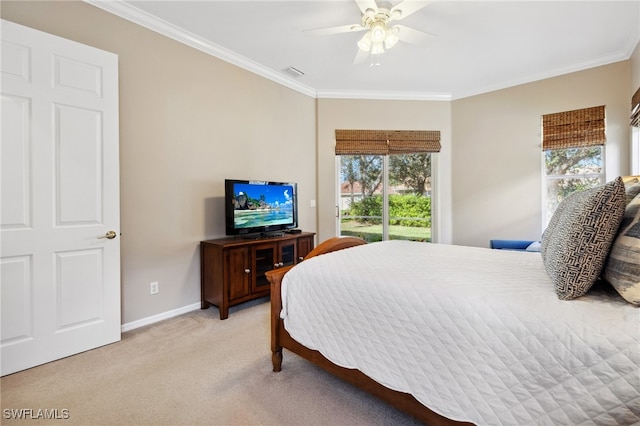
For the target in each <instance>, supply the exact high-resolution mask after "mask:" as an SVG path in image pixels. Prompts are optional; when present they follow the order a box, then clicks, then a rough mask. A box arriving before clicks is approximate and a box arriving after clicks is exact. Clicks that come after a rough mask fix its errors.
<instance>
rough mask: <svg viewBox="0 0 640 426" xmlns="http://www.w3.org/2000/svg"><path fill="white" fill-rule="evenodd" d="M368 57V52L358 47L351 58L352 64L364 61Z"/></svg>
mask: <svg viewBox="0 0 640 426" xmlns="http://www.w3.org/2000/svg"><path fill="white" fill-rule="evenodd" d="M368 57H369V52H365V51H364V50H362V49H358V53H356V57H355V58H354V59H353V63H354V64H361V63H362V62H364V61H366V60H367V58H368Z"/></svg>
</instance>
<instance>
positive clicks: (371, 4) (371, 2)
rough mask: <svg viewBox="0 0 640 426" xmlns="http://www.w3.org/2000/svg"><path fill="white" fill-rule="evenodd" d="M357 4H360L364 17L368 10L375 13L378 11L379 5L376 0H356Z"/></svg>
mask: <svg viewBox="0 0 640 426" xmlns="http://www.w3.org/2000/svg"><path fill="white" fill-rule="evenodd" d="M356 3H358V7H359V8H360V11H362V14H363V15H366V14H367V10H368V9H371V10H373V12H374V13H375V12H377V11H378V5H377V4H376V1H375V0H356Z"/></svg>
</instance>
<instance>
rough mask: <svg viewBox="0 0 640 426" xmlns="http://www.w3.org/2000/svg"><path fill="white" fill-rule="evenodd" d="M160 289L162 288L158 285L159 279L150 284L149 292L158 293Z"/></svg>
mask: <svg viewBox="0 0 640 426" xmlns="http://www.w3.org/2000/svg"><path fill="white" fill-rule="evenodd" d="M159 291H160V288H159V287H158V281H154V282H152V283H151V284H149V292H150V293H151V294H156V293H158V292H159Z"/></svg>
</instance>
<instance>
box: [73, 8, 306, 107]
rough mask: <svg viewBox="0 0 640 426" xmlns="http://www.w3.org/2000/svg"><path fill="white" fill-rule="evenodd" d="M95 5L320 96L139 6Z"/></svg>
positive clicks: (264, 75)
mask: <svg viewBox="0 0 640 426" xmlns="http://www.w3.org/2000/svg"><path fill="white" fill-rule="evenodd" d="M83 1H84V2H85V3H88V4H90V5H92V6H95V7H97V8H100V9H102V10H104V11H106V12H109V13H111V14H113V15H116V16H119V17H121V18H123V19H126V20H128V21H131V22H133V23H134V24H138V25H140V26H142V27H145V28H147V29H149V30H151V31H155V32H157V33H159V34H162V35H164V36H166V37H169V38H171V39H173V40H175V41H178V42H180V43H183V44H186V45H187V46H190V47H193V48H194V49H198V50H200V51H202V52H204V53H207V54H209V55H212V56H215V57H216V58H218V59H222V60H223V61H225V62H229V63H230V64H233V65H236V66H238V67H240V68H243V69H245V70H247V71H250V72H252V73H254V74H257V75H259V76H261V77H264V78H266V79H268V80H271V81H274V82H276V83H278V84H281V85H283V86H285V87H288V88H290V89H292V90H295V91H297V92H300V93H302V94H304V95H307V96H311V97H313V98H315V97H316V90H315V89H314V88H312V87H309V86H307V85H305V84H302V83H299V82H297V81H294V80H291V79H290V78H288V77H286V76H284V75H282V74H280V73H278V72H276V71H274V70H272V69H271V68H267V67H265V66H263V65H261V64H259V63H257V62H255V61H252V60H251V59H248V58H245V57H244V56H241V55H238V54H237V53H235V52H233V51H231V50H229V49H226V48H224V47H222V46H218V45H217V44H215V43H212V42H210V41H209V40H206V39H204V38H202V37H200V36H197V35H195V34H192V33H190V32H188V31H185V30H184V29H182V28H180V27H177V26H175V25H173V24H171V23H169V22H166V21H164V20H162V19H159V18H157V17H155V16H153V15H150V14H148V13H147V12H144V11H142V10H140V9H138V8H137V7H135V6H133V5H131V4H129V3H125V2H123V1H122V0H83Z"/></svg>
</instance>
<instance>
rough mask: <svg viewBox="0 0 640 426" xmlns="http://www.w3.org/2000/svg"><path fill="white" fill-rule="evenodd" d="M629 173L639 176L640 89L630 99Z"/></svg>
mask: <svg viewBox="0 0 640 426" xmlns="http://www.w3.org/2000/svg"><path fill="white" fill-rule="evenodd" d="M631 173H632V174H634V175H638V174H640V89H638V90H636V93H634V94H633V96H632V97H631Z"/></svg>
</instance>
